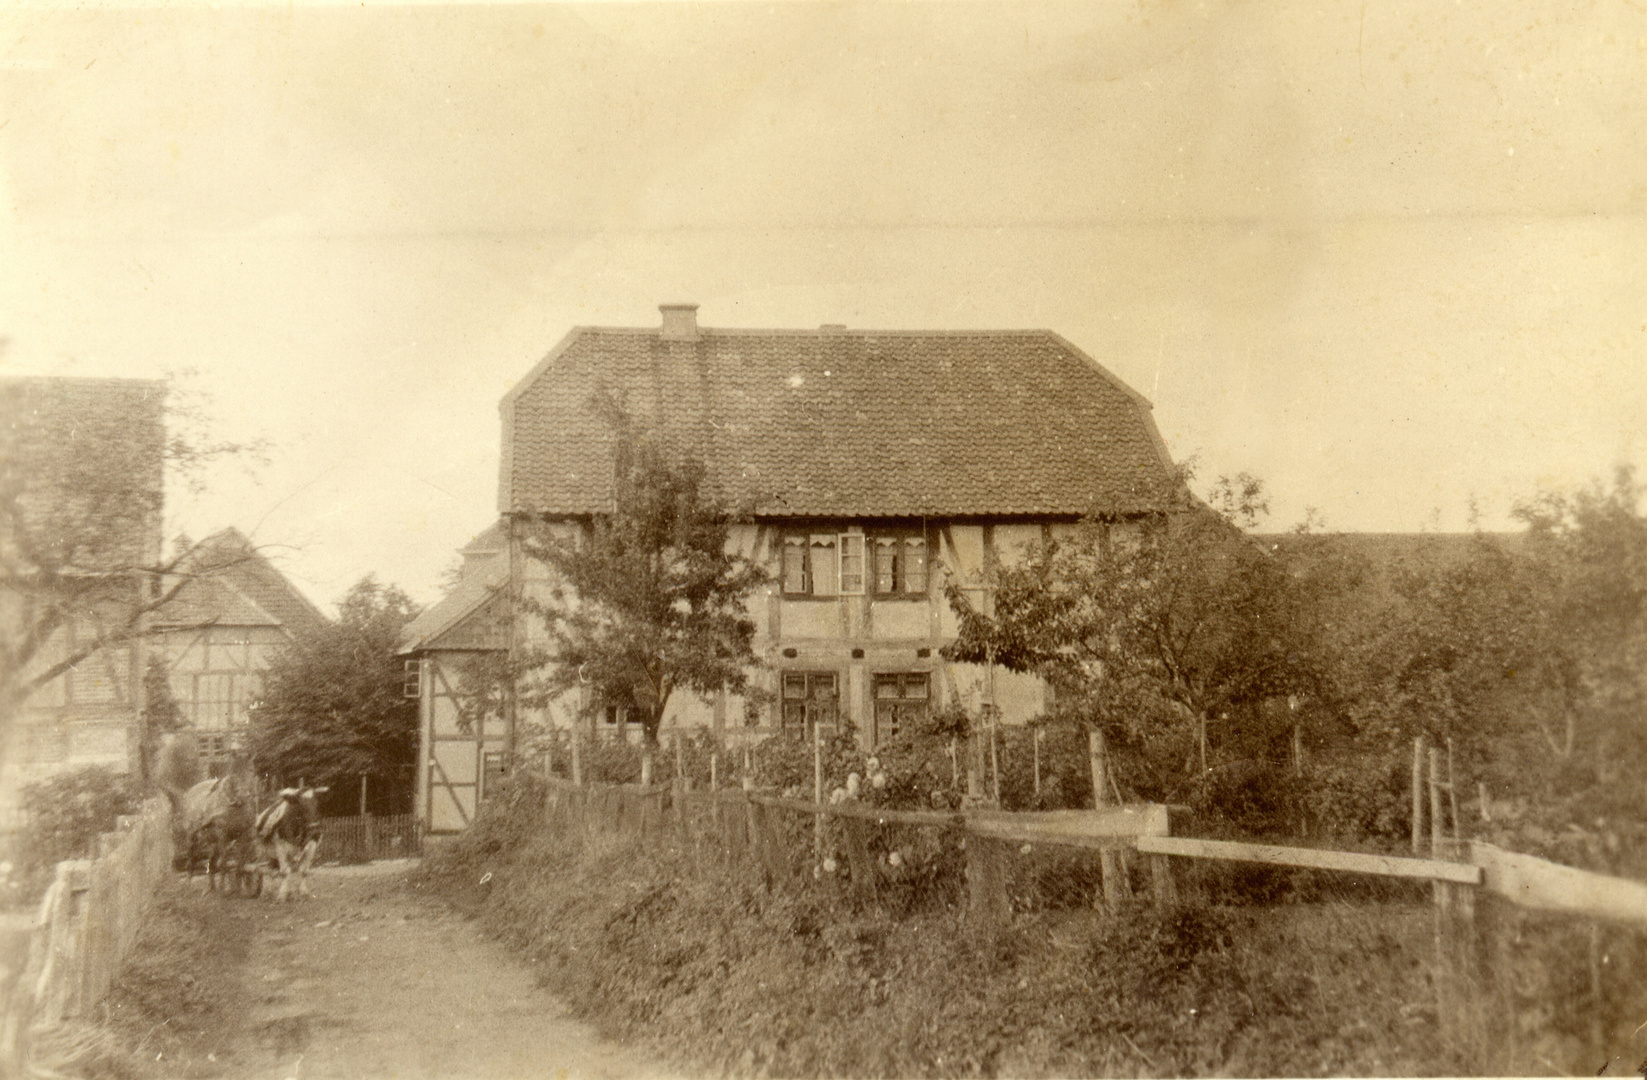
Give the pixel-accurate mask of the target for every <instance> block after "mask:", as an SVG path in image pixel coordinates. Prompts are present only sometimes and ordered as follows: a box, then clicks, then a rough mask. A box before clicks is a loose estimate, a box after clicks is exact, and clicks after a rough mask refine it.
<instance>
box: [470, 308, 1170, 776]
mask: <svg viewBox="0 0 1647 1080" xmlns="http://www.w3.org/2000/svg"><path fill="white" fill-rule="evenodd" d="M661 310H662V316H663V318H662V325H661V326H653V327H649V328H636V329H629V328H607V327H580V328H577V329H574V330H572V331H571V332H570V333H569V334H568V335H567V336H566V337H565V338H564V339H563V340H562V341H561V342H560V344H559V345H557V346H556V347H555V348H554V349H553V351H551V352H550V353H549V354H548V355H547V356H546V357H544V359H543V360H542V361H541V362H540V363H538V364H537V365H536V366H535V367H534V368H533V369H532V370H531V371H530V372H529V373H528V374H527V375H526V377H525V378H523V379H522V380H521V381H520V383H519V384H517V385H516V386H515V387H514V388H513V389H512V390H511V391H510V392H509V393H508V394H507V395H506V396H505V397H504V399H503V401H502V404H501V414H502V422H503V440H502V460H501V475H500V484H499V496H498V501H499V510H500V511H501V513H502V515H503V519H504V522H505V524H506V527H507V529H508V536H507V537H506V539H507V541H508V551H507V552H506V553H505V559H506V567H505V568H504V569H500V570H498V571H497V572H496V577H497V578H498V579H499V580H503V579H505V577H506V578H507V580H508V582H509V583H510V588H512V589H514V590H517V591H519V592H521V593H522V594H524V593H526V592H529V591H532V590H541V589H543V588H545V586H546V584H547V577H546V571H545V569H544V568H543V567H542V566H541V565H538V564H536V563H534V562H533V561H532V560H530V559H529V558H527V557H526V556H525V553H524V549H523V544H522V540H523V537H524V536H525V535H526V533H527V532H528V530H529V529H532V528H541V527H542V526H543V523H545V522H547V523H549V524H550V526H551V527H552V528H556V529H562V530H576V529H577V528H579V527H580V525H581V524H582V523H585V522H588V521H589V520H591V519H592V517H593V516H594V515H598V514H601V513H603V512H607V511H608V510H609V509H610V508H611V507H612V505H613V497H614V496H613V470H612V462H613V460H614V458H613V452H614V439H615V435H614V432H613V431H612V430H611V429H610V427H609V426H608V425H607V424H606V423H605V422H603V420H602V419H601V417H600V416H599V415H598V414H597V412H596V411H594V410H592V409H591V408H590V401H591V399H592V398H593V397H594V396H595V395H597V394H605V395H609V396H610V397H612V398H615V399H617V400H619V401H621V402H622V403H623V404H624V406H625V408H627V409H628V410H629V411H631V412H632V413H634V414H635V415H636V416H637V417H639V418H641V419H642V420H643V421H644V422H646V423H648V424H650V425H652V426H653V427H654V428H655V429H657V430H658V431H660V432H662V433H664V435H665V437H666V438H667V439H668V441H669V442H670V443H671V444H672V445H674V446H675V447H677V448H678V449H680V450H681V451H682V452H684V453H687V454H691V455H694V456H696V457H698V458H700V459H701V460H702V461H703V462H704V464H705V465H706V466H707V469H708V475H709V477H710V479H711V481H712V483H713V484H714V485H715V487H716V490H717V492H718V494H719V495H720V496H721V497H722V498H723V499H724V500H726V501H727V502H729V503H737V504H743V505H749V506H753V507H754V508H755V511H754V517H753V520H752V521H751V522H750V523H748V524H744V525H739V526H737V527H736V528H735V530H734V533H733V543H735V544H736V545H737V546H738V547H739V549H740V550H741V551H742V552H743V553H745V554H746V555H749V556H752V557H754V558H757V559H758V560H760V561H761V562H763V563H764V564H765V565H766V566H767V567H768V569H769V570H770V571H771V575H772V584H771V585H770V586H769V587H768V588H767V589H766V590H765V591H764V593H763V594H761V595H759V596H757V597H755V598H754V599H753V601H752V611H751V614H752V615H753V616H754V617H755V619H756V621H757V624H758V626H759V635H758V638H757V642H756V646H757V649H758V651H759V653H760V655H761V657H762V659H763V661H764V668H763V669H762V670H761V671H760V672H759V673H757V675H756V681H757V683H758V684H759V685H761V686H762V687H763V689H764V690H765V691H767V695H766V701H767V703H763V704H761V705H760V706H758V707H756V706H752V705H751V706H748V707H746V704H745V703H744V702H742V701H739V700H736V699H728V697H727V696H726V695H720V696H719V697H718V698H717V699H715V700H709V701H704V700H699V699H698V698H696V697H695V696H693V695H691V694H689V693H685V692H677V693H676V694H675V695H674V697H673V698H672V699H671V701H670V703H669V706H668V710H667V712H666V715H665V718H664V726H665V728H668V727H669V726H671V725H682V726H695V725H705V726H713V727H717V728H719V729H721V730H723V731H724V732H726V733H728V734H733V733H740V732H741V733H745V734H749V735H755V736H766V735H770V734H775V733H777V734H782V733H794V734H797V735H800V734H804V733H806V732H808V731H809V730H811V729H812V727H813V726H814V725H816V724H819V723H824V724H839V723H843V722H849V723H850V724H851V726H852V729H853V730H854V731H855V732H856V734H857V738H858V739H859V740H861V741H862V742H863V743H864V744H866V745H874V744H875V743H877V742H879V741H881V740H884V739H887V738H889V737H890V736H892V735H895V734H896V733H897V732H898V731H899V730H900V729H901V728H903V727H905V726H906V725H908V724H910V723H911V722H912V721H914V720H916V719H918V718H919V717H921V716H922V715H924V714H925V713H926V712H928V711H929V710H931V709H933V708H935V707H937V706H938V705H939V704H940V703H943V702H946V701H959V702H962V703H965V704H967V705H969V706H970V707H974V708H976V707H979V706H991V707H993V708H995V709H997V710H999V711H998V714H997V715H999V716H1000V718H1001V719H1002V720H1003V721H1004V722H1015V721H1022V720H1025V719H1028V718H1029V717H1031V716H1033V715H1035V714H1037V713H1038V712H1040V711H1041V710H1042V709H1043V708H1044V707H1045V704H1046V691H1045V688H1044V687H1043V685H1042V684H1041V682H1040V681H1039V680H1037V679H1035V678H1034V677H1032V676H1022V675H1011V674H1009V673H1007V672H1005V671H990V670H988V669H985V668H980V667H973V666H968V665H958V664H950V663H946V662H945V660H944V659H943V658H942V657H941V655H940V649H941V648H942V646H943V645H944V644H945V643H946V642H947V641H950V640H952V639H953V637H954V635H955V633H956V622H955V616H954V614H953V612H952V611H951V608H950V605H949V604H948V603H947V601H946V599H945V595H944V588H945V585H946V583H954V584H956V585H957V586H959V587H960V588H962V589H964V590H967V591H968V592H969V594H970V595H971V596H972V597H973V599H974V600H975V601H977V602H979V603H984V604H987V603H988V602H989V601H988V582H989V580H990V573H991V569H992V567H993V566H994V565H995V564H996V561H997V560H1001V561H1010V560H1014V559H1016V558H1018V557H1020V555H1021V553H1022V551H1023V549H1024V547H1025V545H1027V544H1029V543H1031V542H1034V541H1037V540H1040V539H1041V538H1043V537H1047V536H1049V535H1052V534H1055V533H1057V532H1058V531H1060V530H1063V529H1067V528H1069V527H1071V526H1072V525H1073V524H1074V523H1076V522H1078V521H1080V520H1082V519H1083V518H1090V519H1095V520H1098V521H1100V522H1102V523H1104V524H1105V526H1106V527H1107V528H1109V529H1111V530H1117V531H1127V530H1131V529H1136V528H1137V527H1138V524H1139V522H1140V521H1141V519H1144V518H1147V517H1149V516H1152V515H1157V514H1160V513H1162V512H1164V511H1165V510H1166V509H1167V508H1168V503H1169V502H1171V501H1172V500H1173V499H1174V498H1176V496H1177V492H1178V491H1179V490H1180V488H1179V486H1178V484H1177V481H1176V479H1175V477H1176V472H1175V469H1174V467H1173V463H1172V461H1171V459H1170V457H1169V456H1168V453H1167V450H1166V447H1165V445H1164V443H1163V442H1162V440H1161V437H1160V435H1159V433H1158V431H1157V429H1156V426H1155V423H1154V421H1153V419H1152V417H1151V406H1150V403H1149V402H1148V401H1147V400H1145V399H1144V398H1143V396H1141V395H1140V394H1138V393H1137V392H1136V391H1134V390H1133V389H1132V388H1130V387H1128V386H1127V385H1125V384H1124V383H1123V382H1121V380H1120V379H1118V378H1117V377H1116V376H1115V375H1113V374H1111V373H1110V372H1109V371H1107V370H1105V369H1104V368H1103V367H1102V366H1101V365H1100V364H1098V363H1097V362H1096V361H1095V360H1093V359H1092V358H1091V357H1089V356H1087V355H1085V354H1084V353H1083V352H1081V350H1079V349H1077V348H1076V347H1075V346H1073V345H1072V344H1070V343H1069V342H1068V341H1066V340H1064V339H1063V338H1062V337H1060V336H1059V335H1057V334H1055V333H1052V332H1051V331H1047V330H1005V331H999V330H997V331H888V330H849V329H847V328H845V327H842V326H823V327H820V328H819V329H817V330H741V329H718V328H708V327H702V326H699V325H698V323H697V316H696V306H695V305H665V306H663V307H662V309H661ZM541 635H542V630H541V627H539V626H537V625H535V623H534V620H533V619H531V618H528V617H525V616H524V615H518V616H517V622H516V623H515V625H514V637H513V640H514V641H515V642H516V643H518V644H519V645H520V646H524V647H530V646H533V645H536V644H542V640H541ZM620 708H621V707H620V706H610V707H608V708H606V709H601V708H600V707H599V703H596V707H594V708H591V707H590V703H587V702H581V701H580V702H573V701H569V700H568V701H562V702H560V703H558V704H551V705H550V706H549V707H548V708H546V709H545V710H543V711H542V712H541V714H538V715H533V716H531V717H528V718H527V719H529V720H530V721H532V722H534V723H537V724H544V725H549V726H561V727H564V726H569V725H572V724H574V723H588V724H591V725H594V726H596V727H597V728H598V726H599V724H600V722H601V720H602V719H603V718H606V719H609V718H610V717H609V716H608V714H609V713H615V712H618V711H619V709H620Z"/></svg>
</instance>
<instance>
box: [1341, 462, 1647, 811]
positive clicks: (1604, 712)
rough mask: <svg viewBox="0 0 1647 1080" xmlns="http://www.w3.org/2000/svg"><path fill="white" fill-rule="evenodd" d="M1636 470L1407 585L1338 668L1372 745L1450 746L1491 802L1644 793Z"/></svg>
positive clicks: (1543, 510) (1643, 527) (1424, 569)
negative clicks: (1487, 787)
mask: <svg viewBox="0 0 1647 1080" xmlns="http://www.w3.org/2000/svg"><path fill="white" fill-rule="evenodd" d="M1640 503H1641V491H1640V488H1639V486H1638V485H1637V484H1636V482H1635V479H1634V476H1633V474H1632V473H1631V472H1630V471H1629V470H1620V471H1619V473H1618V474H1617V475H1616V476H1615V477H1614V479H1613V482H1612V484H1611V485H1610V486H1604V485H1600V484H1596V485H1592V486H1590V487H1588V488H1586V489H1583V490H1581V491H1578V492H1573V493H1546V494H1544V495H1541V496H1539V497H1538V498H1536V499H1534V500H1532V501H1529V502H1527V503H1525V504H1523V505H1522V506H1521V507H1520V508H1519V509H1518V511H1517V513H1518V516H1519V517H1520V519H1521V520H1522V521H1523V522H1524V523H1525V524H1526V526H1527V531H1526V532H1525V533H1524V534H1521V535H1519V536H1512V537H1502V536H1488V535H1479V534H1478V535H1476V536H1474V537H1473V538H1471V540H1470V541H1469V543H1468V545H1467V546H1466V548H1465V549H1464V551H1463V552H1462V554H1461V556H1460V557H1458V558H1456V559H1454V560H1452V561H1450V562H1443V563H1440V564H1438V565H1418V566H1413V567H1407V568H1404V569H1403V570H1401V571H1400V572H1399V573H1397V574H1396V576H1395V580H1394V582H1393V587H1392V589H1391V595H1390V597H1389V598H1388V600H1387V602H1386V603H1385V604H1384V605H1382V607H1381V608H1380V609H1379V610H1376V611H1374V612H1369V613H1368V617H1367V619H1366V621H1367V623H1368V624H1369V625H1371V626H1372V627H1373V628H1374V629H1373V630H1372V631H1371V632H1370V633H1365V634H1362V635H1359V641H1355V640H1352V641H1351V642H1350V645H1351V647H1349V648H1346V649H1344V651H1343V653H1342V659H1341V661H1340V667H1341V671H1342V673H1343V674H1342V681H1343V683H1344V685H1345V687H1346V690H1345V694H1344V698H1345V700H1346V701H1347V702H1348V703H1349V708H1350V711H1351V713H1352V715H1353V716H1354V719H1355V720H1356V724H1357V729H1358V731H1359V732H1360V734H1361V736H1362V738H1363V741H1367V740H1373V741H1375V742H1377V741H1382V742H1384V743H1385V744H1386V745H1387V744H1388V743H1390V742H1404V741H1405V740H1406V739H1408V738H1411V737H1413V736H1415V735H1426V736H1428V737H1430V738H1431V739H1432V740H1435V741H1437V742H1439V741H1441V740H1446V739H1451V740H1453V742H1454V744H1455V745H1456V746H1457V748H1458V749H1459V751H1460V753H1461V754H1462V755H1463V757H1464V760H1465V761H1466V762H1467V763H1468V765H1469V766H1470V769H1471V771H1472V773H1473V774H1474V775H1477V776H1479V777H1482V778H1484V779H1485V780H1487V781H1488V782H1489V783H1490V784H1491V785H1492V786H1493V787H1494V788H1495V790H1499V791H1502V792H1506V793H1516V794H1520V795H1523V796H1525V797H1527V798H1530V799H1534V800H1536V801H1540V802H1542V803H1545V804H1546V805H1549V804H1552V803H1553V802H1556V801H1560V800H1562V799H1566V798H1568V797H1571V796H1575V795H1578V794H1580V793H1583V794H1585V796H1586V797H1589V798H1592V800H1593V799H1594V798H1600V797H1602V796H1603V795H1604V793H1605V792H1606V791H1607V790H1609V789H1617V790H1619V791H1623V790H1626V789H1628V790H1631V791H1633V790H1634V789H1635V788H1638V787H1639V786H1640V785H1639V781H1638V780H1637V779H1635V778H1636V777H1639V775H1640V770H1641V768H1642V766H1643V765H1647V686H1644V680H1647V519H1644V518H1643V516H1642V512H1641V507H1640Z"/></svg>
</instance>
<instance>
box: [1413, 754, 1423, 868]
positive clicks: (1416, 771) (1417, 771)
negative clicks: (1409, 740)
mask: <svg viewBox="0 0 1647 1080" xmlns="http://www.w3.org/2000/svg"><path fill="white" fill-rule="evenodd" d="M1423 841H1424V736H1422V735H1420V736H1418V737H1417V738H1416V739H1414V740H1413V854H1414V855H1417V854H1419V853H1420V852H1421V851H1422V850H1423Z"/></svg>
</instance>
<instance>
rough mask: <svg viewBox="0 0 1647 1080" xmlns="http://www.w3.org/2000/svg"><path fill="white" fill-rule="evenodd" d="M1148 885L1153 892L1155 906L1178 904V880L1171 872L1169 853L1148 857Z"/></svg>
mask: <svg viewBox="0 0 1647 1080" xmlns="http://www.w3.org/2000/svg"><path fill="white" fill-rule="evenodd" d="M1149 869H1150V886H1151V890H1150V891H1151V892H1152V893H1153V894H1154V899H1155V906H1156V907H1158V908H1161V909H1163V910H1164V909H1166V908H1171V907H1176V906H1177V904H1178V882H1177V880H1176V879H1175V878H1174V877H1173V873H1172V857H1171V856H1170V855H1151V856H1150V857H1149Z"/></svg>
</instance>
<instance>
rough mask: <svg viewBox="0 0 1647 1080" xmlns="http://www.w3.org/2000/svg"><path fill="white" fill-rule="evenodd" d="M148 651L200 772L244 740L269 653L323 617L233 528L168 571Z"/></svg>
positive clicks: (195, 547)
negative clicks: (192, 740)
mask: <svg viewBox="0 0 1647 1080" xmlns="http://www.w3.org/2000/svg"><path fill="white" fill-rule="evenodd" d="M174 586H175V589H176V591H175V594H174V595H173V597H172V599H171V600H170V601H169V602H168V603H167V604H166V605H165V606H163V607H162V608H161V609H160V610H159V611H157V612H156V613H155V615H154V621H153V627H154V635H153V637H152V638H151V645H150V648H151V650H152V655H153V656H155V657H157V658H159V660H160V661H161V662H162V663H163V664H164V665H165V668H166V679H167V684H168V686H169V688H170V690H171V694H172V697H173V698H174V699H175V700H176V701H177V704H178V708H179V710H180V711H181V713H182V714H183V721H184V723H185V724H186V725H187V726H188V727H190V728H191V729H193V731H194V732H195V733H196V738H197V740H198V744H199V746H200V750H201V758H202V761H203V762H204V764H205V765H206V766H207V768H208V769H212V770H214V771H215V770H216V769H218V768H221V767H222V766H224V765H226V764H227V761H228V759H229V757H230V756H231V755H232V754H233V753H235V752H236V751H238V750H241V749H243V747H244V745H245V733H246V725H247V722H248V721H249V719H250V709H251V708H252V706H253V705H254V704H255V703H256V701H257V699H258V698H259V696H261V694H262V692H263V673H264V672H265V671H266V670H268V667H269V662H270V660H271V659H272V658H273V655H274V653H275V651H276V650H278V649H279V648H280V647H281V646H283V645H285V644H286V643H287V642H289V641H291V640H292V639H293V637H294V636H296V635H298V634H301V633H303V632H304V631H308V630H314V629H316V628H318V627H319V626H321V625H322V624H324V623H325V621H326V616H324V615H323V614H321V612H320V609H319V608H317V607H315V605H314V604H313V603H312V602H310V600H309V599H308V597H306V596H304V595H303V594H302V593H301V592H299V591H298V590H297V588H296V587H295V586H294V585H293V584H292V583H291V582H290V581H289V580H287V578H286V576H285V575H284V574H282V573H281V572H280V571H279V569H277V568H276V567H275V566H274V564H272V563H271V562H270V561H269V560H268V558H267V557H265V556H264V554H263V553H262V552H260V551H258V550H257V548H256V547H254V546H253V545H252V542H251V541H250V540H248V539H247V538H246V537H245V536H243V535H242V534H241V533H240V532H239V531H238V530H236V529H234V528H228V529H223V530H222V531H220V532H216V533H213V534H212V535H211V536H209V537H207V538H206V539H204V540H202V541H201V542H200V543H198V544H196V545H193V546H192V547H191V548H190V549H189V550H188V552H187V554H185V555H184V556H183V558H182V559H180V560H179V562H178V565H177V567H176V568H175V570H174V572H173V573H172V574H171V575H169V576H168V584H167V587H168V588H172V587H174Z"/></svg>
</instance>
